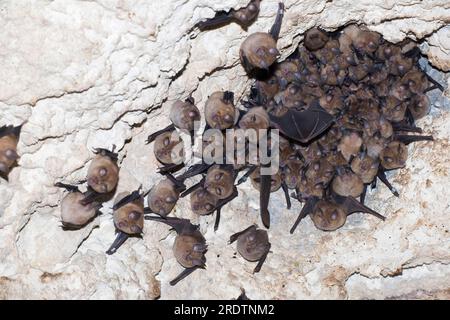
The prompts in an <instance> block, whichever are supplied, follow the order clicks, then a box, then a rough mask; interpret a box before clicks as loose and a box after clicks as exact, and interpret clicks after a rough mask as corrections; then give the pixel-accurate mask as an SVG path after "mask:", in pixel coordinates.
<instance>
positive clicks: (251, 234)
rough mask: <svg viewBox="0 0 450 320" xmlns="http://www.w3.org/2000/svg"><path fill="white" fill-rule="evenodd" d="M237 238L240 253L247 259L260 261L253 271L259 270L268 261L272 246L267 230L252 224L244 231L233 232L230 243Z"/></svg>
mask: <svg viewBox="0 0 450 320" xmlns="http://www.w3.org/2000/svg"><path fill="white" fill-rule="evenodd" d="M236 240H237V251H238V252H239V254H240V255H241V256H242V257H243V258H244V259H245V260H247V261H251V262H255V261H258V264H257V265H256V267H255V269H254V270H253V273H257V272H259V271H260V270H261V267H262V265H263V264H264V262H265V261H266V258H267V254H268V253H269V250H270V247H271V244H270V242H269V236H268V234H267V231H266V230H262V229H258V228H257V226H256V225H252V226H250V227H248V228H247V229H245V230H243V231H240V232H237V233H235V234H233V235H232V236H231V237H230V240H229V243H230V244H231V243H233V242H235V241H236Z"/></svg>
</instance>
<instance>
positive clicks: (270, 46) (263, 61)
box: [239, 2, 284, 74]
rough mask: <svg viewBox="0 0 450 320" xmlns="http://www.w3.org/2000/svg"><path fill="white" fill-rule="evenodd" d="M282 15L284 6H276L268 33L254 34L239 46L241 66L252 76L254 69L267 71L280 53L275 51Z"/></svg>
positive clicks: (280, 4) (281, 4)
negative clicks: (274, 17)
mask: <svg viewBox="0 0 450 320" xmlns="http://www.w3.org/2000/svg"><path fill="white" fill-rule="evenodd" d="M283 15H284V4H283V3H281V2H280V3H279V4H278V13H277V17H276V19H275V23H274V25H273V26H272V28H271V30H270V32H269V33H265V32H255V33H253V34H251V35H250V36H248V37H247V39H245V40H244V42H243V43H242V45H241V48H240V50H239V56H240V59H241V63H242V66H243V67H244V69H245V70H246V71H247V72H248V73H249V74H252V73H253V71H254V70H255V69H256V70H258V69H260V70H261V69H262V70H268V69H269V67H270V66H271V65H272V64H273V63H274V62H275V61H276V59H277V57H278V55H279V54H280V52H279V51H278V50H277V40H278V36H279V34H280V29H281V22H282V20H283Z"/></svg>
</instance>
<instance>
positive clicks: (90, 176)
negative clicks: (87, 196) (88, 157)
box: [87, 148, 119, 193]
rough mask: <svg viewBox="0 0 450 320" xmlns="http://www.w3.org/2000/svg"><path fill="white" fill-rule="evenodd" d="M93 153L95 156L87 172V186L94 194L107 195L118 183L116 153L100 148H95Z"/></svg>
mask: <svg viewBox="0 0 450 320" xmlns="http://www.w3.org/2000/svg"><path fill="white" fill-rule="evenodd" d="M94 153H95V154H96V156H95V157H94V159H93V160H92V162H91V164H90V166H89V168H88V172H87V183H88V186H89V187H90V188H92V189H93V190H94V191H95V192H96V193H109V192H111V191H113V190H114V189H115V188H116V186H117V182H118V181H119V166H118V165H117V153H114V152H112V151H109V150H106V149H101V148H96V149H95V150H94Z"/></svg>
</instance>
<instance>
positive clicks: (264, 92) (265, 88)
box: [256, 75, 280, 102]
mask: <svg viewBox="0 0 450 320" xmlns="http://www.w3.org/2000/svg"><path fill="white" fill-rule="evenodd" d="M256 90H258V91H259V94H260V95H261V96H263V100H264V101H263V102H267V101H268V100H271V99H272V98H273V97H274V96H275V95H276V94H277V93H278V92H279V91H280V86H279V82H278V78H277V77H276V76H275V75H272V76H271V77H270V78H269V79H267V80H264V81H260V80H258V81H257V82H256Z"/></svg>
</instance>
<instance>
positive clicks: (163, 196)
mask: <svg viewBox="0 0 450 320" xmlns="http://www.w3.org/2000/svg"><path fill="white" fill-rule="evenodd" d="M179 197H180V193H179V191H177V189H176V188H175V185H174V184H173V183H172V182H171V181H170V180H169V179H164V180H161V181H160V182H158V184H156V185H155V186H154V187H153V188H152V189H151V190H150V193H149V194H148V198H147V201H148V206H149V208H150V209H151V210H152V211H153V212H156V213H158V214H160V215H161V216H164V217H165V216H167V215H168V214H169V213H170V212H171V211H172V210H173V208H174V207H175V204H176V203H177V201H178V199H179Z"/></svg>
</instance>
